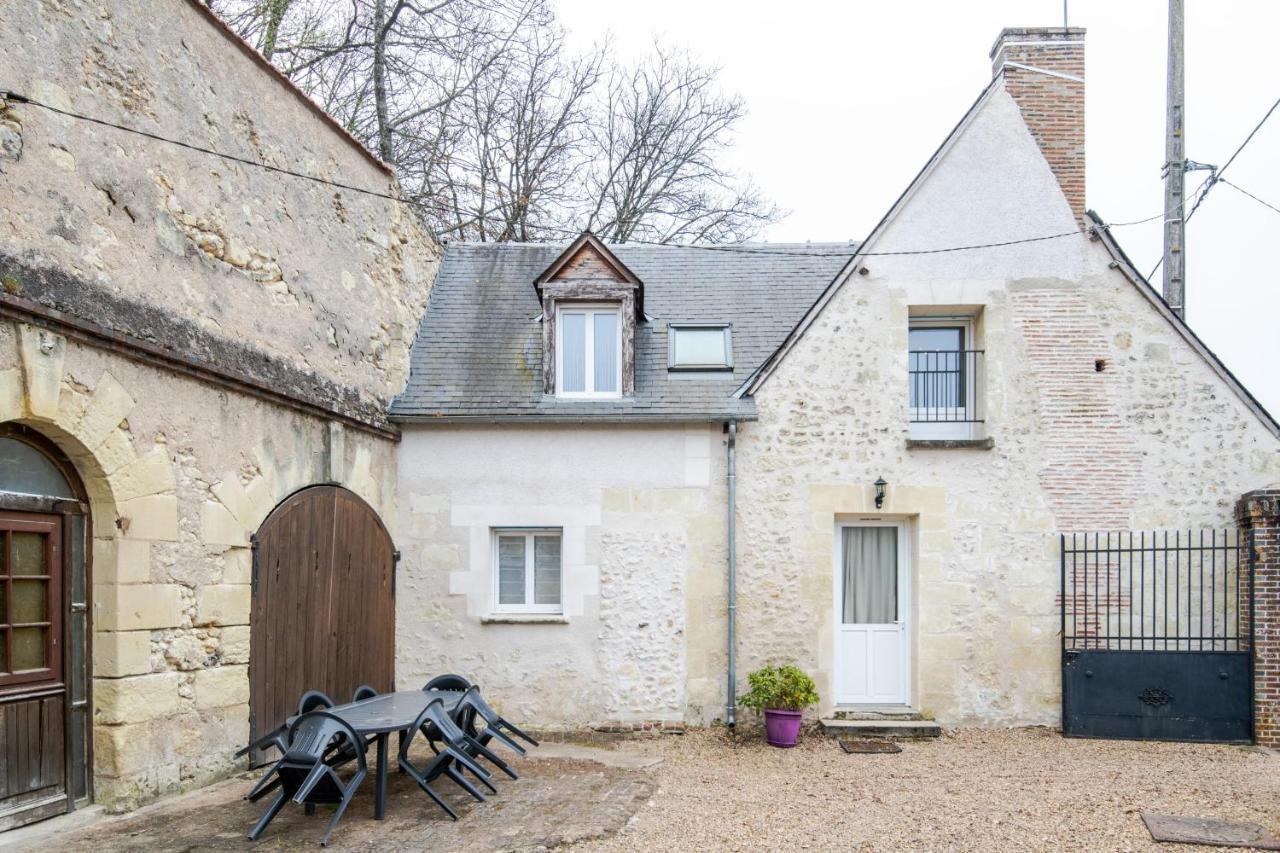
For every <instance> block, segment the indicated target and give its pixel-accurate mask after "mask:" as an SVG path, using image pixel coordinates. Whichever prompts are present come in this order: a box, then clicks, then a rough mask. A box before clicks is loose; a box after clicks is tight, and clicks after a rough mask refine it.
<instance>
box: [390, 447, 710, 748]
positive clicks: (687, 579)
mask: <svg viewBox="0 0 1280 853" xmlns="http://www.w3.org/2000/svg"><path fill="white" fill-rule="evenodd" d="M398 464H399V489H400V499H399V504H400V513H401V517H400V530H401V531H402V533H401V537H400V547H401V552H402V558H401V563H400V580H399V588H398V593H397V608H398V610H397V619H396V621H397V636H396V650H397V655H398V660H397V665H396V677H397V679H398V681H399V682H400V686H401V687H404V688H411V687H420V686H421V685H422V684H423V683H424V682H426V680H427V679H428V678H430V677H431V676H433V675H437V674H439V673H441V672H460V673H463V674H465V675H468V676H469V677H473V678H474V679H475V680H476V681H477V683H479V684H480V685H482V687H483V688H484V690H485V694H486V695H487V696H490V697H491V699H493V700H494V701H496V702H498V703H499V704H501V705H502V706H503V707H504V708H508V709H510V711H511V715H512V718H513V719H521V720H526V721H529V722H530V723H531V724H534V725H537V726H542V727H580V726H604V727H607V728H623V727H627V728H634V727H635V726H636V725H638V724H643V723H671V722H677V723H678V722H684V721H686V720H693V721H709V720H710V719H712V718H714V717H715V716H716V715H718V713H719V710H720V709H719V706H718V702H719V701H721V698H720V697H722V696H723V693H724V691H723V687H722V680H723V677H724V676H723V674H724V671H725V669H724V631H725V628H724V610H723V585H724V578H725V574H724V571H725V560H726V556H725V477H724V438H723V436H722V434H721V428H720V425H718V424H715V425H693V426H680V425H665V426H634V427H631V426H619V425H603V426H546V425H520V426H515V425H506V426H501V427H498V426H474V427H471V426H436V427H431V426H406V428H405V435H404V440H403V443H402V445H401V447H400V450H399V452H398ZM497 527H550V528H560V529H561V530H562V531H563V549H562V554H563V567H562V585H563V586H562V589H563V597H564V613H563V615H562V616H551V617H548V616H527V617H522V616H507V615H502V614H495V613H494V612H493V606H492V602H493V583H494V581H493V571H494V569H493V559H492V545H491V536H492V531H493V529H494V528H497Z"/></svg>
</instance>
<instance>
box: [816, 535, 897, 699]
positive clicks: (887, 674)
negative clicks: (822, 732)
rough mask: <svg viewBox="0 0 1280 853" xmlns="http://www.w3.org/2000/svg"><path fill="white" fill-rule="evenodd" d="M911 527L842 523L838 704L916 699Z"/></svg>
mask: <svg viewBox="0 0 1280 853" xmlns="http://www.w3.org/2000/svg"><path fill="white" fill-rule="evenodd" d="M907 579H908V573H907V549H906V532H905V527H904V525H902V524H884V523H880V524H872V523H867V524H842V525H841V526H840V527H839V536H838V537H837V541H836V596H835V601H836V703H837V704H876V705H905V704H907V703H908V702H909V701H910V696H909V691H908V683H909V679H908V673H909V672H910V661H909V659H908V656H909V651H910V648H909V634H908V630H907V628H908V625H907V622H908V614H909V612H910V607H909V601H910V598H909V596H908V594H907Z"/></svg>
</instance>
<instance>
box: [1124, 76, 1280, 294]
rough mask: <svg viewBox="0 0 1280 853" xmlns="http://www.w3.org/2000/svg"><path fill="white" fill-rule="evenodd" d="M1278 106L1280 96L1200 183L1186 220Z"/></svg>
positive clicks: (1157, 266) (1198, 207)
mask: <svg viewBox="0 0 1280 853" xmlns="http://www.w3.org/2000/svg"><path fill="white" fill-rule="evenodd" d="M1277 107H1280V98H1276V99H1275V102H1274V103H1272V104H1271V108H1270V109H1268V110H1267V112H1266V114H1265V115H1263V117H1262V118H1261V119H1259V120H1258V123H1257V124H1255V125H1254V126H1253V130H1251V131H1249V135H1248V136H1246V137H1245V138H1244V142H1241V143H1240V144H1239V145H1238V146H1236V150H1235V151H1233V152H1232V154H1231V156H1230V157H1228V158H1227V162H1226V163H1224V164H1223V165H1222V168H1221V169H1217V170H1215V171H1213V172H1211V173H1210V174H1209V177H1207V178H1205V180H1204V182H1203V183H1201V184H1200V186H1201V187H1204V192H1203V193H1200V197H1199V198H1198V199H1196V203H1195V204H1194V205H1192V206H1191V210H1190V211H1189V212H1188V213H1187V218H1186V219H1185V220H1183V221H1184V222H1190V221H1191V217H1193V216H1195V215H1196V211H1197V210H1199V209H1200V205H1201V204H1202V203H1203V202H1204V200H1205V197H1206V196H1208V195H1209V190H1211V189H1213V187H1214V185H1215V184H1217V183H1219V182H1221V183H1224V184H1225V183H1227V181H1225V180H1223V177H1222V173H1223V172H1225V171H1227V169H1229V168H1231V164H1232V163H1234V162H1235V161H1236V158H1237V157H1239V156H1240V152H1241V151H1243V150H1244V149H1245V146H1247V145H1248V144H1249V143H1250V142H1252V141H1253V137H1255V136H1257V135H1258V131H1259V130H1262V126H1263V125H1264V124H1266V123H1267V119H1269V118H1271V114H1272V113H1274V112H1275V111H1276V108H1277ZM1232 186H1234V185H1232ZM1235 188H1236V189H1238V190H1239V189H1240V188H1239V187H1235ZM1240 191H1241V192H1244V190H1240ZM1197 192H1199V189H1197ZM1246 195H1249V194H1248V193H1246ZM1253 198H1254V200H1255V201H1259V202H1261V203H1262V204H1265V205H1267V207H1271V205H1269V204H1267V203H1266V202H1265V201H1262V199H1260V198H1257V197H1256V196H1254V197H1253ZM1184 203H1185V202H1184ZM1163 263H1164V255H1161V256H1160V260H1158V261H1156V265H1155V266H1154V267H1152V268H1151V272H1149V273H1148V274H1147V280H1148V281H1149V280H1150V279H1151V276H1153V275H1155V274H1156V270H1158V269H1160V265H1161V264H1163Z"/></svg>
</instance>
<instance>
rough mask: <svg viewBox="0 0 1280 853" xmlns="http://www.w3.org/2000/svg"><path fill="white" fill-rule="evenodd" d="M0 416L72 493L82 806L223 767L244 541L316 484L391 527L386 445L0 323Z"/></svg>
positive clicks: (244, 727) (237, 660)
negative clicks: (86, 682)
mask: <svg viewBox="0 0 1280 853" xmlns="http://www.w3.org/2000/svg"><path fill="white" fill-rule="evenodd" d="M0 365H4V367H0V422H4V421H19V422H22V423H25V424H28V425H30V426H31V427H33V428H34V429H36V430H38V431H40V432H42V433H44V434H45V435H46V436H48V437H50V438H52V439H53V440H54V441H55V442H56V443H57V444H58V445H60V446H61V448H62V449H63V450H64V451H65V452H66V453H67V455H68V456H69V457H70V458H71V461H72V462H73V464H74V465H75V466H76V468H77V471H78V472H79V474H80V476H81V477H82V479H83V480H84V481H85V484H86V487H87V489H88V491H89V494H90V503H91V518H92V525H93V554H92V583H93V594H92V610H91V625H92V630H93V635H92V664H93V717H92V719H93V745H94V788H95V799H96V801H97V802H99V803H103V804H105V805H106V806H107V807H108V808H109V809H112V810H123V809H127V808H131V807H133V806H135V805H138V804H139V803H142V802H145V801H147V800H151V799H154V798H155V797H157V796H160V795H163V794H166V793H172V792H175V791H178V790H184V789H187V788H191V787H196V786H199V785H201V784H203V783H205V782H208V781H210V780H212V779H214V778H217V777H219V776H222V775H225V774H227V773H229V772H230V771H231V770H232V769H234V768H235V767H237V766H238V763H237V762H233V759H232V755H233V753H234V752H235V751H236V750H237V749H238V748H239V747H241V746H243V745H244V743H245V742H246V740H247V737H248V733H249V716H248V715H249V709H248V701H249V681H248V664H249V660H250V648H249V608H250V569H251V554H250V548H249V537H250V535H251V534H252V533H253V532H254V531H255V530H257V528H258V527H259V525H261V523H262V521H263V520H264V519H265V518H266V516H267V514H268V513H269V512H270V511H271V509H272V508H273V507H274V506H275V505H276V504H277V503H278V502H279V501H280V500H282V499H283V498H284V497H286V496H288V495H289V494H291V493H292V492H294V491H296V490H297V489H299V488H301V487H303V486H306V485H310V484H312V483H316V482H325V481H333V482H339V483H342V484H343V485H345V486H347V487H348V488H350V489H351V490H353V491H354V492H356V493H357V494H359V495H360V496H361V497H363V498H364V499H365V500H366V501H368V502H369V503H370V504H371V505H372V506H373V507H374V508H375V509H376V510H378V512H379V513H380V514H381V515H383V517H384V518H387V519H389V520H390V519H393V518H394V512H393V505H394V499H395V495H394V465H393V462H392V458H391V457H392V452H393V447H394V445H393V444H392V443H391V442H389V441H387V440H385V439H382V438H378V437H375V436H371V435H368V434H366V433H363V432H359V431H355V430H350V431H348V430H345V429H343V428H342V427H341V426H339V425H337V424H335V423H333V422H326V421H324V420H321V419H317V418H315V417H311V416H308V415H305V414H301V413H298V412H295V411H292V410H290V409H286V408H283V407H280V406H276V405H272V404H270V403H266V402H263V401H260V400H256V399H254V398H251V397H248V396H245V395H241V394H236V393H230V392H227V391H225V390H221V389H218V388H214V387H210V386H209V385H207V384H205V383H202V382H199V381H196V380H192V379H182V378H179V377H176V376H174V375H173V374H171V373H169V372H167V371H164V370H161V369H157V368H155V367H150V366H146V365H141V364H138V363H137V362H135V361H133V360H131V359H127V358H124V357H122V356H120V355H118V354H115V353H111V352H107V351H104V350H102V349H99V348H95V347H91V346H86V345H83V344H80V343H78V342H76V341H74V340H72V341H69V340H68V339H67V338H65V337H63V336H60V335H57V334H56V333H52V332H49V331H45V330H42V329H37V328H35V327H32V326H28V325H24V324H15V323H8V322H5V323H0Z"/></svg>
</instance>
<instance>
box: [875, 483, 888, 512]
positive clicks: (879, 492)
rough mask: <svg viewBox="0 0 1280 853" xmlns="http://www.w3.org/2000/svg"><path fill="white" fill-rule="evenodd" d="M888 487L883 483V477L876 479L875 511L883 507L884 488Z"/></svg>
mask: <svg viewBox="0 0 1280 853" xmlns="http://www.w3.org/2000/svg"><path fill="white" fill-rule="evenodd" d="M887 485H889V484H888V483H886V482H885V481H884V477H877V478H876V509H880V508H881V507H883V506H884V487H885V486H887Z"/></svg>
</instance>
